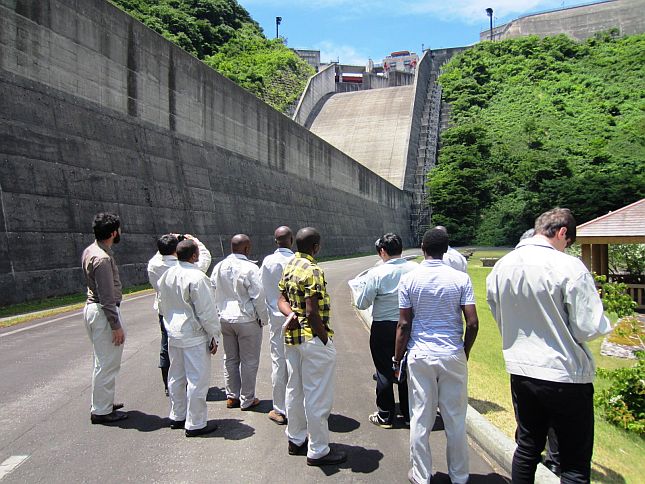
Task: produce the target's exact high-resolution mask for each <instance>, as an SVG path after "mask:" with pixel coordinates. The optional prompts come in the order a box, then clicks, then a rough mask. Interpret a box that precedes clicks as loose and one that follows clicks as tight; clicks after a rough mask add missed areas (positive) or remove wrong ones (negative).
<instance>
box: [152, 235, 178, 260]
mask: <svg viewBox="0 0 645 484" xmlns="http://www.w3.org/2000/svg"><path fill="white" fill-rule="evenodd" d="M182 240H183V239H182ZM179 242H180V240H179V239H178V238H177V236H176V235H175V234H164V235H162V236H161V237H159V238H158V239H157V249H158V250H159V253H160V254H161V255H172V254H174V253H175V252H176V251H177V244H178V243H179Z"/></svg>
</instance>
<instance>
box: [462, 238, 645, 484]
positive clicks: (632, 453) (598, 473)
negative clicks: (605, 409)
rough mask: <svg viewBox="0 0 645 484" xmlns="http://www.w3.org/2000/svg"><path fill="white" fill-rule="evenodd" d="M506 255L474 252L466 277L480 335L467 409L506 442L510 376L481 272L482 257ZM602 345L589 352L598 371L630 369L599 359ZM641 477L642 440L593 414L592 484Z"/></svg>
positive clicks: (598, 384) (510, 428)
mask: <svg viewBox="0 0 645 484" xmlns="http://www.w3.org/2000/svg"><path fill="white" fill-rule="evenodd" d="M506 252H508V250H486V251H477V252H475V253H474V254H473V256H472V257H471V258H470V260H469V261H468V273H469V274H470V277H471V279H472V281H473V286H474V289H475V298H476V301H477V313H478V315H479V334H478V335H477V341H476V342H475V346H474V347H473V350H472V352H471V355H470V360H469V362H468V367H469V389H468V393H469V400H470V404H471V405H472V406H473V407H474V408H475V409H476V410H478V411H479V412H480V413H482V414H483V415H484V416H486V418H488V419H489V420H490V421H491V422H492V423H493V424H494V425H496V426H497V427H498V428H500V429H501V430H502V431H503V432H504V433H506V434H507V435H508V436H509V437H511V438H512V437H513V434H514V432H515V417H514V415H513V405H512V402H511V391H510V383H509V376H508V374H507V373H506V370H505V367H504V358H503V356H502V347H501V337H500V335H499V331H498V329H497V324H496V323H495V320H494V319H493V317H492V315H491V313H490V310H489V309H488V305H487V304H486V276H487V275H488V273H489V272H490V271H491V268H490V267H482V263H481V261H480V260H479V259H480V257H500V256H502V255H503V254H504V253H506ZM601 341H602V338H601V339H597V340H595V341H593V342H592V343H591V344H590V345H589V346H590V347H591V349H592V351H593V354H594V358H595V360H596V364H597V366H598V367H602V368H608V369H614V368H619V367H624V366H631V365H633V364H634V360H623V359H619V358H612V357H605V356H600V343H601ZM608 384H609V383H608V381H607V380H605V379H603V378H600V377H598V378H596V381H595V383H594V385H595V388H596V391H600V390H602V389H603V388H606V387H607V386H608ZM643 476H645V439H643V438H641V437H638V436H636V435H635V434H630V433H627V432H625V431H623V430H621V429H619V428H617V427H615V426H613V425H611V424H609V423H607V422H606V421H604V420H603V419H602V417H601V416H600V414H599V413H598V412H596V425H595V441H594V455H593V466H592V476H591V477H592V481H593V482H602V483H638V482H643V480H644V478H643Z"/></svg>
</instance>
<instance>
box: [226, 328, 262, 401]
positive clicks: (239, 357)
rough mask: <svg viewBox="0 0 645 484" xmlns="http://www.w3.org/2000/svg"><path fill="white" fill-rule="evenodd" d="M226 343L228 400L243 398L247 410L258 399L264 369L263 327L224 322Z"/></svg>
mask: <svg viewBox="0 0 645 484" xmlns="http://www.w3.org/2000/svg"><path fill="white" fill-rule="evenodd" d="M221 328H222V340H223V342H224V379H225V382H226V397H227V398H239V399H240V406H241V407H242V408H246V407H248V406H249V405H251V404H252V402H253V399H254V398H255V380H256V377H257V375H258V367H259V366H260V350H261V349H262V327H261V326H260V325H259V324H258V323H257V322H255V321H253V322H251V323H228V322H226V321H221Z"/></svg>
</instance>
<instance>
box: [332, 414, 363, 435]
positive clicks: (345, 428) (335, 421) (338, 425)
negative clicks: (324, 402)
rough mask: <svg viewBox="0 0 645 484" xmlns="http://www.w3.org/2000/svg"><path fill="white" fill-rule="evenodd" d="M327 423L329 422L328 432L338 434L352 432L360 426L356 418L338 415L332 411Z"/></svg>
mask: <svg viewBox="0 0 645 484" xmlns="http://www.w3.org/2000/svg"><path fill="white" fill-rule="evenodd" d="M327 423H328V424H329V431H330V432H336V433H339V434H344V433H347V432H352V431H354V430H356V429H357V428H358V427H360V426H361V424H360V423H359V422H358V420H354V419H353V418H349V417H345V416H344V415H338V414H336V413H332V414H331V415H330V416H329V420H328V421H327Z"/></svg>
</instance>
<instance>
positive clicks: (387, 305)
mask: <svg viewBox="0 0 645 484" xmlns="http://www.w3.org/2000/svg"><path fill="white" fill-rule="evenodd" d="M418 267H419V264H417V263H416V262H410V261H408V260H406V259H401V258H397V259H390V260H388V261H387V262H385V263H383V264H381V265H378V266H376V267H374V268H373V269H370V270H369V272H367V273H366V274H364V275H363V276H361V277H359V278H356V279H354V280H353V281H351V282H350V285H352V284H353V285H354V288H357V290H356V292H355V294H356V296H355V304H356V307H357V308H358V309H367V308H369V307H370V306H373V308H372V319H373V320H374V321H398V320H399V304H398V302H399V301H398V298H399V296H398V291H397V288H398V286H399V280H400V279H401V276H402V275H403V274H407V273H408V272H410V271H413V270H415V269H417V268H418Z"/></svg>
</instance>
